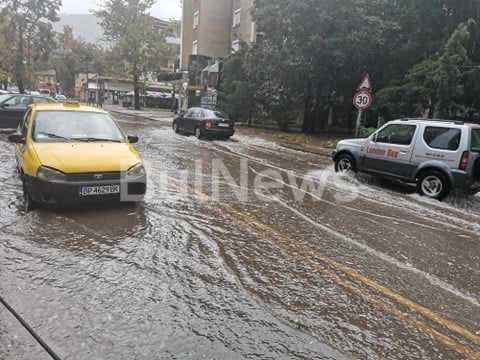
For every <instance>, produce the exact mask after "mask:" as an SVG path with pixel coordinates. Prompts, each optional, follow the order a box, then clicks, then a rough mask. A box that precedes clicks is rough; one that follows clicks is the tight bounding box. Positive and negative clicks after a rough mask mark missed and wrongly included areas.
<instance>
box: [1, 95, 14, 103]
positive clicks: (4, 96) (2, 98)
mask: <svg viewBox="0 0 480 360" xmlns="http://www.w3.org/2000/svg"><path fill="white" fill-rule="evenodd" d="M11 96H12V95H11V94H2V95H0V103H3V102H4V101H5V100H7V99H8V98H9V97H11Z"/></svg>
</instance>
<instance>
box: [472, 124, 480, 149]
mask: <svg viewBox="0 0 480 360" xmlns="http://www.w3.org/2000/svg"><path fill="white" fill-rule="evenodd" d="M470 150H472V151H475V152H480V129H472V144H471V145H470Z"/></svg>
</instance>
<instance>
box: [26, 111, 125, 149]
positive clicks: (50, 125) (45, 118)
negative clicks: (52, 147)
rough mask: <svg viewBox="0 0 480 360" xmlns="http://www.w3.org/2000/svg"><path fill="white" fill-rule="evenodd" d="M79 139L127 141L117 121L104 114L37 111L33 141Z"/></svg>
mask: <svg viewBox="0 0 480 360" xmlns="http://www.w3.org/2000/svg"><path fill="white" fill-rule="evenodd" d="M78 139H84V140H85V139H92V140H94V139H104V140H111V141H121V142H124V141H125V137H124V136H123V134H122V132H121V131H120V129H119V128H118V126H117V124H116V123H115V121H114V120H113V119H112V118H111V117H110V116H109V115H108V114H104V113H96V112H80V111H78V112H75V111H49V110H42V111H37V112H36V114H35V122H34V129H33V140H34V141H37V142H50V141H65V140H78Z"/></svg>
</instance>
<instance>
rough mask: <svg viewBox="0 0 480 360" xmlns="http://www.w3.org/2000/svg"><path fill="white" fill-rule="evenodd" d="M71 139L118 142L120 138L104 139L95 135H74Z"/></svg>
mask: <svg viewBox="0 0 480 360" xmlns="http://www.w3.org/2000/svg"><path fill="white" fill-rule="evenodd" d="M73 140H79V141H86V142H90V141H92V142H93V141H109V142H120V140H115V139H104V138H97V137H78V138H77V137H75V138H73Z"/></svg>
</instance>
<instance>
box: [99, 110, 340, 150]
mask: <svg viewBox="0 0 480 360" xmlns="http://www.w3.org/2000/svg"><path fill="white" fill-rule="evenodd" d="M103 108H104V109H105V110H107V111H110V112H112V113H117V114H123V115H128V116H138V117H142V118H146V119H149V120H156V121H172V120H173V118H174V117H175V116H176V115H175V114H174V113H172V112H170V111H168V109H167V110H156V109H148V108H144V109H142V110H135V109H133V108H131V107H130V108H124V107H122V106H120V105H111V104H106V105H104V106H103ZM235 132H236V133H237V134H241V135H244V136H256V137H260V138H263V139H267V140H270V141H274V142H276V143H277V144H279V145H281V146H283V147H286V148H289V149H294V150H299V151H304V152H308V153H312V154H318V155H323V156H328V157H330V156H331V155H332V150H333V148H335V145H336V143H337V141H338V140H340V137H339V136H335V135H330V134H322V135H320V134H314V135H309V134H304V133H300V132H282V131H279V130H273V129H263V128H257V127H247V126H245V125H243V124H236V127H235Z"/></svg>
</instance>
